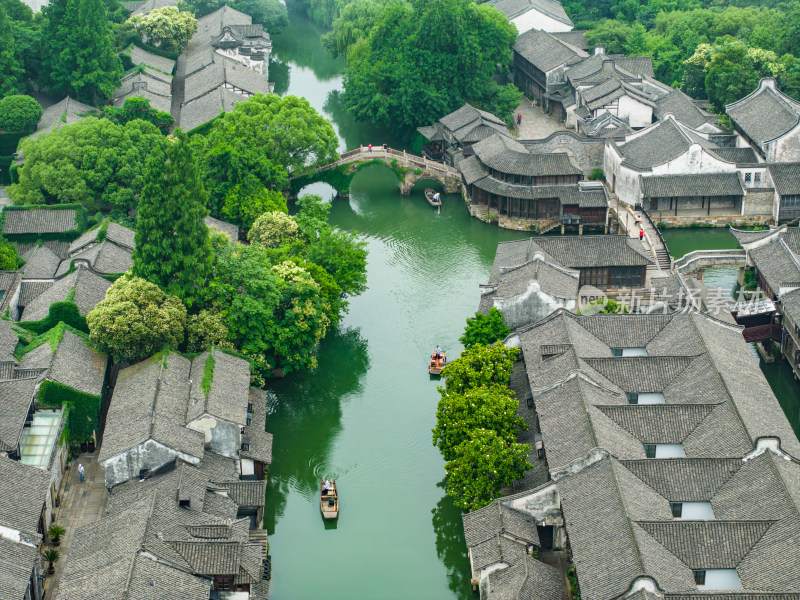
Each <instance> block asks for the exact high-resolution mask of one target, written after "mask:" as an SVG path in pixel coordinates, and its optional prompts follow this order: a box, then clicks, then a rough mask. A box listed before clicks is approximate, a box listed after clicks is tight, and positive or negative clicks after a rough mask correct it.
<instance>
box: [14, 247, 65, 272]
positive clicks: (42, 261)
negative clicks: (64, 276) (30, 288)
mask: <svg viewBox="0 0 800 600" xmlns="http://www.w3.org/2000/svg"><path fill="white" fill-rule="evenodd" d="M22 258H23V260H24V261H25V264H24V265H23V266H22V268H21V269H20V270H21V271H22V276H23V278H24V279H49V278H51V277H53V275H54V274H55V272H56V269H58V265H59V263H60V262H61V259H60V258H59V257H58V256H56V255H55V254H54V253H53V251H52V250H50V249H49V248H47V247H46V246H35V247H33V248H31V249H30V250H28V251H27V252H26V253H25V254H23V255H22Z"/></svg>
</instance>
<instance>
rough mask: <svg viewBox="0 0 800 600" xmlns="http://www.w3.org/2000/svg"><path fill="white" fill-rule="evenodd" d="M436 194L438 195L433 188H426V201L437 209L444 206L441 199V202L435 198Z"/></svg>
mask: <svg viewBox="0 0 800 600" xmlns="http://www.w3.org/2000/svg"><path fill="white" fill-rule="evenodd" d="M434 194H436V190H434V189H433V188H425V199H426V200H427V201H428V204H430V205H431V206H432V207H434V208H437V207H439V206H441V205H442V200H441V198H440V199H439V200H437V199H436V198H434V197H433V196H434Z"/></svg>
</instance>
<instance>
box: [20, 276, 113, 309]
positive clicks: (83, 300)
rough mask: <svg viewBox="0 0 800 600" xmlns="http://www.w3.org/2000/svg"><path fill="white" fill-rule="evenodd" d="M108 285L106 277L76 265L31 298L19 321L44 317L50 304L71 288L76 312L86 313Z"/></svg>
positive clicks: (61, 297)
mask: <svg viewBox="0 0 800 600" xmlns="http://www.w3.org/2000/svg"><path fill="white" fill-rule="evenodd" d="M110 287H111V282H110V281H108V280H107V279H103V278H102V277H100V276H99V275H95V274H94V273H92V272H91V271H89V270H88V269H84V268H81V267H78V268H77V269H76V270H75V271H74V272H72V273H70V274H69V275H66V276H64V277H63V278H61V279H59V280H57V281H55V282H54V283H53V284H52V285H51V286H50V287H49V288H48V289H47V290H45V291H44V292H42V293H41V294H39V295H38V296H37V297H36V298H34V299H33V300H31V301H30V302H29V303H28V304H27V305H26V306H25V310H24V311H22V317H21V318H20V321H38V320H40V319H44V318H45V317H46V316H47V314H48V312H49V310H50V305H51V304H53V303H54V302H61V301H63V300H65V299H66V297H67V295H68V294H69V293H70V291H72V290H75V294H74V295H73V298H72V300H73V302H75V304H77V305H78V312H79V313H80V314H81V315H86V314H88V313H89V311H90V310H92V309H93V308H94V307H95V305H96V304H97V303H98V302H100V301H101V300H102V299H103V298H105V297H106V291H107V290H108V288H110Z"/></svg>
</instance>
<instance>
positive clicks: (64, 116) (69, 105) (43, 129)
mask: <svg viewBox="0 0 800 600" xmlns="http://www.w3.org/2000/svg"><path fill="white" fill-rule="evenodd" d="M95 111H97V109H96V108H95V107H94V106H89V105H88V104H83V103H82V102H78V101H77V100H73V99H72V98H70V97H69V96H67V97H65V98H64V99H63V100H61V101H60V102H56V103H55V104H53V105H52V106H48V107H47V108H45V109H44V111H42V118H41V119H39V124H38V125H37V126H36V132H35V133H34V134H33V135H31V136H30V138H31V139H36V138H37V137H39V136H40V135H41V134H42V133H48V132H50V131H53V130H55V129H61V128H62V127H63V126H64V125H72V124H73V123H76V122H77V121H80V120H81V119H83V118H84V117H83V115H85V114H86V113H90V112H95Z"/></svg>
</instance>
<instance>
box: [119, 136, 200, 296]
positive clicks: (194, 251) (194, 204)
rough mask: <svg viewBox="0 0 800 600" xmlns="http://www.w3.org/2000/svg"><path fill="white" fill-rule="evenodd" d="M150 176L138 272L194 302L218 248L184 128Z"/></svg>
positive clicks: (153, 161)
mask: <svg viewBox="0 0 800 600" xmlns="http://www.w3.org/2000/svg"><path fill="white" fill-rule="evenodd" d="M144 178H145V184H144V187H143V188H142V198H141V201H140V202H139V211H138V213H137V217H136V249H135V250H134V252H133V270H132V272H133V274H134V275H135V276H137V277H142V278H144V279H147V280H148V281H150V282H152V283H155V284H156V285H159V286H161V287H162V288H163V289H164V290H165V291H166V292H167V293H170V294H174V295H176V296H178V297H179V298H181V299H182V300H183V301H184V302H185V303H186V304H187V306H193V305H195V304H197V303H198V302H199V296H200V295H201V289H202V288H203V287H204V286H205V285H206V281H207V278H208V275H209V274H210V271H211V266H212V263H213V250H212V248H211V241H210V239H209V233H208V227H206V224H205V223H204V222H203V218H204V217H206V216H207V215H208V210H207V209H206V193H205V190H204V189H203V185H202V183H201V182H200V173H199V168H198V166H197V162H196V160H195V157H194V154H193V153H192V148H191V146H190V144H189V142H188V140H187V138H186V135H185V134H184V133H183V132H182V131H181V130H180V129H178V130H177V131H176V132H175V133H174V134H173V136H171V137H170V138H168V143H167V145H166V148H165V151H164V155H163V156H161V155H156V156H152V157H151V158H149V159H148V161H147V166H146V169H145V173H144Z"/></svg>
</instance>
